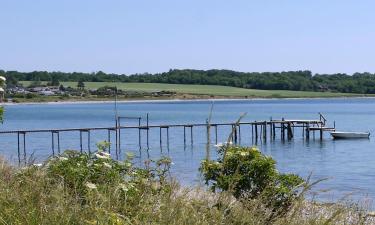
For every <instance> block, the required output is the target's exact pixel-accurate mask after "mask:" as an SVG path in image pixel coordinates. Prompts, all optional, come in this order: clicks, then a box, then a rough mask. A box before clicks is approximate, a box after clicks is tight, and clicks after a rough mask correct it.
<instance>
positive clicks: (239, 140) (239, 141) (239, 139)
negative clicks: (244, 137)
mask: <svg viewBox="0 0 375 225" xmlns="http://www.w3.org/2000/svg"><path fill="white" fill-rule="evenodd" d="M238 143H239V144H241V124H238Z"/></svg>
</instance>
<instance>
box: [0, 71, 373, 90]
mask: <svg viewBox="0 0 375 225" xmlns="http://www.w3.org/2000/svg"><path fill="white" fill-rule="evenodd" d="M0 76H6V78H7V79H8V85H14V84H16V83H17V81H22V80H24V81H47V82H51V83H55V82H56V81H60V82H66V81H71V82H78V81H81V82H119V83H122V82H126V83H168V84H198V85H220V86H231V87H239V88H246V89H260V90H293V91H314V92H316V91H317V92H342V93H358V94H375V74H371V73H355V74H353V75H348V74H341V73H336V74H312V73H311V72H310V71H286V72H262V73H259V72H236V71H231V70H190V69H186V70H170V71H168V72H165V73H157V74H148V73H145V74H134V75H130V76H127V75H119V74H106V73H104V72H101V71H99V72H96V73H77V72H73V73H64V72H46V71H34V72H17V71H2V70H0Z"/></svg>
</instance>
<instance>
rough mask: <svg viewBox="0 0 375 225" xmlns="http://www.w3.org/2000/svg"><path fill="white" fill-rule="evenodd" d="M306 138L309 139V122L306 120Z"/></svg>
mask: <svg viewBox="0 0 375 225" xmlns="http://www.w3.org/2000/svg"><path fill="white" fill-rule="evenodd" d="M306 139H307V140H309V139H310V123H309V122H307V125H306Z"/></svg>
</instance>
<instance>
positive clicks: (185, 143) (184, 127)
mask: <svg viewBox="0 0 375 225" xmlns="http://www.w3.org/2000/svg"><path fill="white" fill-rule="evenodd" d="M184 146H186V126H185V125H184Z"/></svg>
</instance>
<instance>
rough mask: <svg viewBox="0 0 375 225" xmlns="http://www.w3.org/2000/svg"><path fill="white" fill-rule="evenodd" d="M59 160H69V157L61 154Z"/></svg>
mask: <svg viewBox="0 0 375 225" xmlns="http://www.w3.org/2000/svg"><path fill="white" fill-rule="evenodd" d="M59 160H61V161H65V160H68V158H66V157H63V156H60V157H59Z"/></svg>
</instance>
